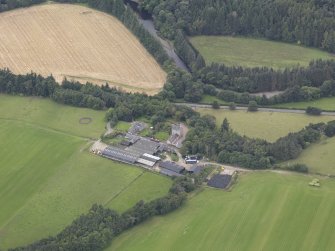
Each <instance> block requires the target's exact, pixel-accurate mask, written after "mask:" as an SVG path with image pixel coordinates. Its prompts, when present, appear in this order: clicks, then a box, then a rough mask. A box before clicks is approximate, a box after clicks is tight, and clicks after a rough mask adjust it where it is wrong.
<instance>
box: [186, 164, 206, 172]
mask: <svg viewBox="0 0 335 251" xmlns="http://www.w3.org/2000/svg"><path fill="white" fill-rule="evenodd" d="M202 168H203V166H198V165H194V166H191V167H190V168H188V171H189V172H192V173H195V174H198V173H200V172H201V170H202Z"/></svg>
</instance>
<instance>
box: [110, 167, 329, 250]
mask: <svg viewBox="0 0 335 251" xmlns="http://www.w3.org/2000/svg"><path fill="white" fill-rule="evenodd" d="M312 178H313V177H310V176H301V175H298V174H292V175H280V174H275V173H270V172H257V173H252V174H245V175H242V177H240V178H239V181H238V184H237V185H235V187H234V189H233V190H232V191H231V192H225V191H222V190H216V189H209V188H208V189H205V190H204V191H202V192H201V193H199V194H197V195H195V196H193V197H192V198H191V199H190V200H189V201H188V202H187V203H186V205H184V206H183V207H182V208H181V209H178V210H177V211H175V212H173V213H170V214H168V215H166V216H162V217H155V218H153V219H150V220H148V221H146V222H145V223H143V224H140V225H139V226H137V227H135V228H133V229H131V230H129V231H126V232H125V233H123V234H121V235H120V236H119V237H117V238H116V239H115V240H114V241H113V243H112V244H111V246H110V247H109V248H108V249H107V251H114V250H118V251H135V250H136V251H142V250H143V251H144V250H145V251H150V250H157V249H159V250H162V251H167V250H169V251H170V250H171V251H172V250H173V251H179V250H180V251H188V250H189V251H197V250H199V251H202V250H250V251H253V250H255V251H256V250H287V251H290V250H292V251H296V250H304V251H308V250H311V251H314V250H329V251H330V250H334V249H335V239H334V238H333V234H334V224H335V217H333V212H334V210H335V181H334V180H333V179H329V178H328V179H323V178H321V179H320V182H321V187H320V188H315V187H310V186H308V183H309V182H310V181H311V180H312Z"/></svg>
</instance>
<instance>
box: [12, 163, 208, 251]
mask: <svg viewBox="0 0 335 251" xmlns="http://www.w3.org/2000/svg"><path fill="white" fill-rule="evenodd" d="M208 171H209V169H204V170H203V171H202V172H201V173H200V174H199V175H190V176H185V177H178V178H175V179H174V181H173V184H172V186H171V188H170V190H169V192H168V194H167V195H165V196H164V197H161V198H158V199H155V200H152V201H149V202H144V201H143V200H140V201H139V202H137V203H136V204H135V205H134V206H133V207H132V208H130V209H128V210H127V211H125V212H123V213H121V214H120V213H118V212H116V211H114V210H112V209H109V208H104V207H103V206H101V205H97V204H94V205H93V206H92V207H91V209H90V210H89V212H88V213H86V214H83V215H81V216H79V217H78V218H77V219H75V220H74V221H73V222H72V223H71V224H70V225H69V226H67V227H66V228H65V229H64V230H62V231H61V232H60V233H59V234H57V235H56V236H53V237H48V238H45V239H42V240H39V241H37V242H35V243H32V244H30V245H27V246H25V247H18V248H14V249H9V250H10V251H44V250H45V251H61V250H68V251H78V250H81V251H98V250H103V249H104V248H106V247H108V246H109V245H110V243H111V242H112V241H113V240H114V239H115V237H117V236H118V235H120V234H121V233H122V232H124V231H126V230H127V229H130V228H132V227H134V226H136V225H138V224H140V223H142V222H144V221H145V220H147V219H149V218H152V217H154V216H157V215H165V214H168V213H170V212H172V211H174V210H176V209H178V208H180V207H181V206H182V205H183V204H184V203H185V201H186V199H187V194H188V193H190V192H192V191H194V190H195V189H196V188H198V187H199V186H200V185H201V184H202V182H203V181H204V179H205V178H206V177H207V175H208V174H209V173H208Z"/></svg>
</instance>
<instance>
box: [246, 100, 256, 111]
mask: <svg viewBox="0 0 335 251" xmlns="http://www.w3.org/2000/svg"><path fill="white" fill-rule="evenodd" d="M257 110H258V105H257V102H256V101H249V105H248V111H249V112H256V111H257Z"/></svg>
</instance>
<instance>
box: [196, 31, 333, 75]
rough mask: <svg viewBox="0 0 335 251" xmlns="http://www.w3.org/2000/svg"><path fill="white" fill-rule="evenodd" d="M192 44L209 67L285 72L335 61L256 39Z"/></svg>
mask: <svg viewBox="0 0 335 251" xmlns="http://www.w3.org/2000/svg"><path fill="white" fill-rule="evenodd" d="M190 41H191V43H192V44H193V46H194V47H195V48H196V49H197V50H198V51H199V52H200V54H201V55H202V56H203V57H204V59H205V61H206V63H207V64H210V63H212V62H215V63H224V64H225V65H228V66H236V65H238V66H244V67H259V66H267V67H272V68H276V69H278V68H281V69H283V68H286V67H294V66H297V65H301V66H308V64H309V62H310V61H312V60H313V59H334V56H332V55H330V54H329V53H327V52H324V51H321V50H318V49H312V48H306V47H303V46H298V45H295V44H288V43H282V42H274V41H268V40H261V39H253V38H244V37H228V36H196V37H191V38H190Z"/></svg>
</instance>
